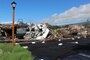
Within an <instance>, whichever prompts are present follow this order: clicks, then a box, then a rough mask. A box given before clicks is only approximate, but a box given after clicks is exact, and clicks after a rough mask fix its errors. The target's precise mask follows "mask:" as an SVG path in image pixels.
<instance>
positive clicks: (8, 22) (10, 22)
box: [0, 21, 17, 24]
mask: <svg viewBox="0 0 90 60" xmlns="http://www.w3.org/2000/svg"><path fill="white" fill-rule="evenodd" d="M16 23H17V22H15V24H16ZM0 24H12V21H6V22H0Z"/></svg>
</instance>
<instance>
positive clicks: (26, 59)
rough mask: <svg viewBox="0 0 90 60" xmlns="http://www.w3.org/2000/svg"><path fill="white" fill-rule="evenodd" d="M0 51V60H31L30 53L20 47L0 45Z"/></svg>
mask: <svg viewBox="0 0 90 60" xmlns="http://www.w3.org/2000/svg"><path fill="white" fill-rule="evenodd" d="M0 50H2V53H1V54H0V60H33V56H32V54H31V52H30V51H28V50H27V49H24V48H22V47H21V46H20V45H15V46H14V47H12V45H11V44H6V43H5V44H0Z"/></svg>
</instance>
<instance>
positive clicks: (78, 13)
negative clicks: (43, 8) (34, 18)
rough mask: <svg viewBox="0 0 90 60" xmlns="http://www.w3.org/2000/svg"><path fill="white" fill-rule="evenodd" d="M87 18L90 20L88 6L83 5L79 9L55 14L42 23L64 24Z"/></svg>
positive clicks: (73, 8)
mask: <svg viewBox="0 0 90 60" xmlns="http://www.w3.org/2000/svg"><path fill="white" fill-rule="evenodd" d="M88 18H90V4H85V5H81V6H80V7H72V8H71V9H69V10H67V11H65V12H63V13H60V14H57V13H55V14H53V15H52V16H50V17H49V18H46V19H44V22H48V23H54V24H59V23H64V22H73V21H74V22H75V21H80V20H86V19H88Z"/></svg>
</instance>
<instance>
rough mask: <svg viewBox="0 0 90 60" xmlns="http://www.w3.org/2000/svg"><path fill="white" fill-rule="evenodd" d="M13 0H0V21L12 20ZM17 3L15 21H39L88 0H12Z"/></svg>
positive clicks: (84, 3)
mask: <svg viewBox="0 0 90 60" xmlns="http://www.w3.org/2000/svg"><path fill="white" fill-rule="evenodd" d="M12 1H13V0H0V22H10V21H12V7H11V2H12ZM14 1H15V2H16V3H17V6H16V13H15V14H16V15H15V21H16V22H17V21H18V20H19V19H23V21H24V22H34V23H40V22H41V21H42V20H45V19H47V18H50V17H51V16H52V15H53V14H61V13H63V12H65V11H67V10H69V9H71V8H72V7H80V6H81V5H86V4H89V3H90V0H14ZM47 21H48V20H47ZM68 23H69V22H68Z"/></svg>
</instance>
